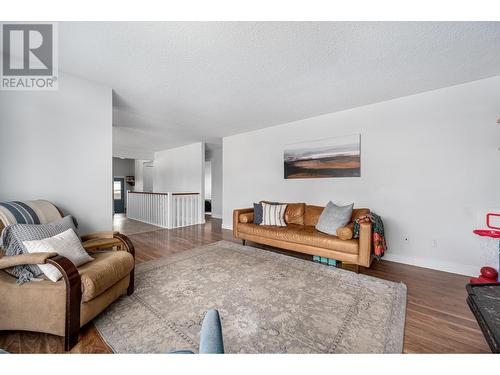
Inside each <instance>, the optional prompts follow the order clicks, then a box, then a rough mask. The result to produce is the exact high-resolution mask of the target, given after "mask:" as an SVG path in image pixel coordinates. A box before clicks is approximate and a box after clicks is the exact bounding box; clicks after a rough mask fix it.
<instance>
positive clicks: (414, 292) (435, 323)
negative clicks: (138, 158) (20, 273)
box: [0, 219, 489, 353]
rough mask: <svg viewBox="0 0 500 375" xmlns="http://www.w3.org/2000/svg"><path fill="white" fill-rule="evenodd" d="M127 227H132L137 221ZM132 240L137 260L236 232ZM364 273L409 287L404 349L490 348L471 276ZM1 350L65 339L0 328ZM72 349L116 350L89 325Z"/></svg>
mask: <svg viewBox="0 0 500 375" xmlns="http://www.w3.org/2000/svg"><path fill="white" fill-rule="evenodd" d="M123 225H129V226H133V225H135V223H123ZM130 239H131V240H132V242H133V243H134V246H135V249H136V262H137V263H139V262H144V261H149V260H154V259H158V258H161V257H163V256H166V255H168V254H172V253H175V252H178V251H184V250H187V249H191V248H195V247H197V246H201V245H204V244H208V243H212V242H215V241H219V240H221V239H225V240H231V241H233V238H232V234H231V232H230V231H228V230H224V229H222V228H221V220H218V219H209V220H208V221H207V223H206V224H205V225H197V226H192V227H185V228H179V229H172V230H167V229H160V230H158V229H157V228H156V227H155V228H154V230H153V231H149V232H143V233H138V234H133V235H130ZM247 244H248V245H250V246H254V247H259V248H263V249H266V250H269V251H276V252H280V253H283V254H287V255H290V256H296V257H300V258H305V259H311V257H310V256H307V255H302V254H297V253H292V252H288V251H282V250H277V249H274V248H270V247H268V246H261V245H257V244H254V243H247ZM325 267H326V266H325ZM362 273H365V274H369V275H372V276H375V277H379V278H382V279H386V280H391V281H395V282H403V283H405V284H406V285H407V287H408V304H407V313H406V327H405V339H404V352H405V353H483V352H489V348H488V346H487V344H486V341H485V339H484V338H483V335H482V334H481V331H480V329H479V326H478V324H477V322H476V320H475V319H474V317H473V315H472V313H471V312H470V310H469V308H468V306H467V304H466V302H465V298H466V292H465V288H464V286H465V284H466V283H467V280H468V278H467V277H465V276H461V275H456V274H451V273H446V272H440V271H434V270H429V269H425V268H420V267H414V266H408V265H404V264H400V263H394V262H389V261H380V262H375V263H374V264H373V266H372V268H370V269H364V270H362ZM0 319H1V317H0ZM0 348H2V349H4V350H7V351H9V352H12V353H62V352H63V340H62V338H60V337H57V336H53V335H48V334H41V333H34V332H21V331H4V332H0ZM71 352H72V353H110V352H111V350H110V349H109V348H108V347H107V345H106V344H105V342H104V341H103V340H102V338H101V337H100V335H99V333H98V332H97V330H96V329H95V327H94V325H93V324H92V323H90V324H88V325H87V326H85V327H84V328H83V329H82V331H81V334H80V342H79V343H78V344H77V345H76V346H75V347H74V348H73V350H72V351H71Z"/></svg>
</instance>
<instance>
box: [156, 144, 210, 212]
mask: <svg viewBox="0 0 500 375" xmlns="http://www.w3.org/2000/svg"><path fill="white" fill-rule="evenodd" d="M204 185H205V145H204V143H201V142H198V143H193V144H190V145H187V146H183V147H177V148H173V149H169V150H164V151H159V152H155V160H154V180H153V189H154V191H155V192H181V193H200V196H201V198H203V197H204V195H205V188H204ZM202 203H203V202H202ZM201 211H202V212H201V221H202V222H204V220H205V216H204V213H203V211H204V210H203V209H202V210H201Z"/></svg>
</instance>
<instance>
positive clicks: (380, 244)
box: [354, 212, 387, 259]
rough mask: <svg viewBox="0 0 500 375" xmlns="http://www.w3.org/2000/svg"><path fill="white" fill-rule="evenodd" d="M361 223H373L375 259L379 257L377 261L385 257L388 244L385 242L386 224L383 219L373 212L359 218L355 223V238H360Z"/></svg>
mask: <svg viewBox="0 0 500 375" xmlns="http://www.w3.org/2000/svg"><path fill="white" fill-rule="evenodd" d="M360 223H372V231H373V252H374V253H375V257H377V259H379V258H381V257H383V256H384V253H385V251H386V250H387V243H386V241H385V233H384V223H383V222H382V218H381V217H380V216H378V215H377V214H376V213H373V212H370V213H369V214H367V215H364V216H360V217H359V218H357V219H356V220H355V221H354V238H358V237H359V224H360Z"/></svg>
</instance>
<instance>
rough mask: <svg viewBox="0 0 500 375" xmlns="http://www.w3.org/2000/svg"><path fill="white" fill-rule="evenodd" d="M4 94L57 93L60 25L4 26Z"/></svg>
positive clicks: (0, 84) (0, 86) (1, 86)
mask: <svg viewBox="0 0 500 375" xmlns="http://www.w3.org/2000/svg"><path fill="white" fill-rule="evenodd" d="M0 26H1V38H0V41H1V46H0V50H1V52H2V58H1V63H2V66H1V75H0V89H1V90H57V88H58V82H57V81H58V80H57V78H58V56H57V48H56V47H57V46H56V41H57V25H56V24H54V23H1V24H0Z"/></svg>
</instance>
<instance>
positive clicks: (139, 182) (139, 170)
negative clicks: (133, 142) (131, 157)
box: [134, 160, 145, 191]
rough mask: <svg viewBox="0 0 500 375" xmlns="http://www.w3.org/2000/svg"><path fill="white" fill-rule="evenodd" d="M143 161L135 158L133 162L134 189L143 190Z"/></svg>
mask: <svg viewBox="0 0 500 375" xmlns="http://www.w3.org/2000/svg"><path fill="white" fill-rule="evenodd" d="M144 161H145V160H136V161H135V163H134V167H135V168H134V169H135V186H134V190H135V191H144V173H143V169H144Z"/></svg>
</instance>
